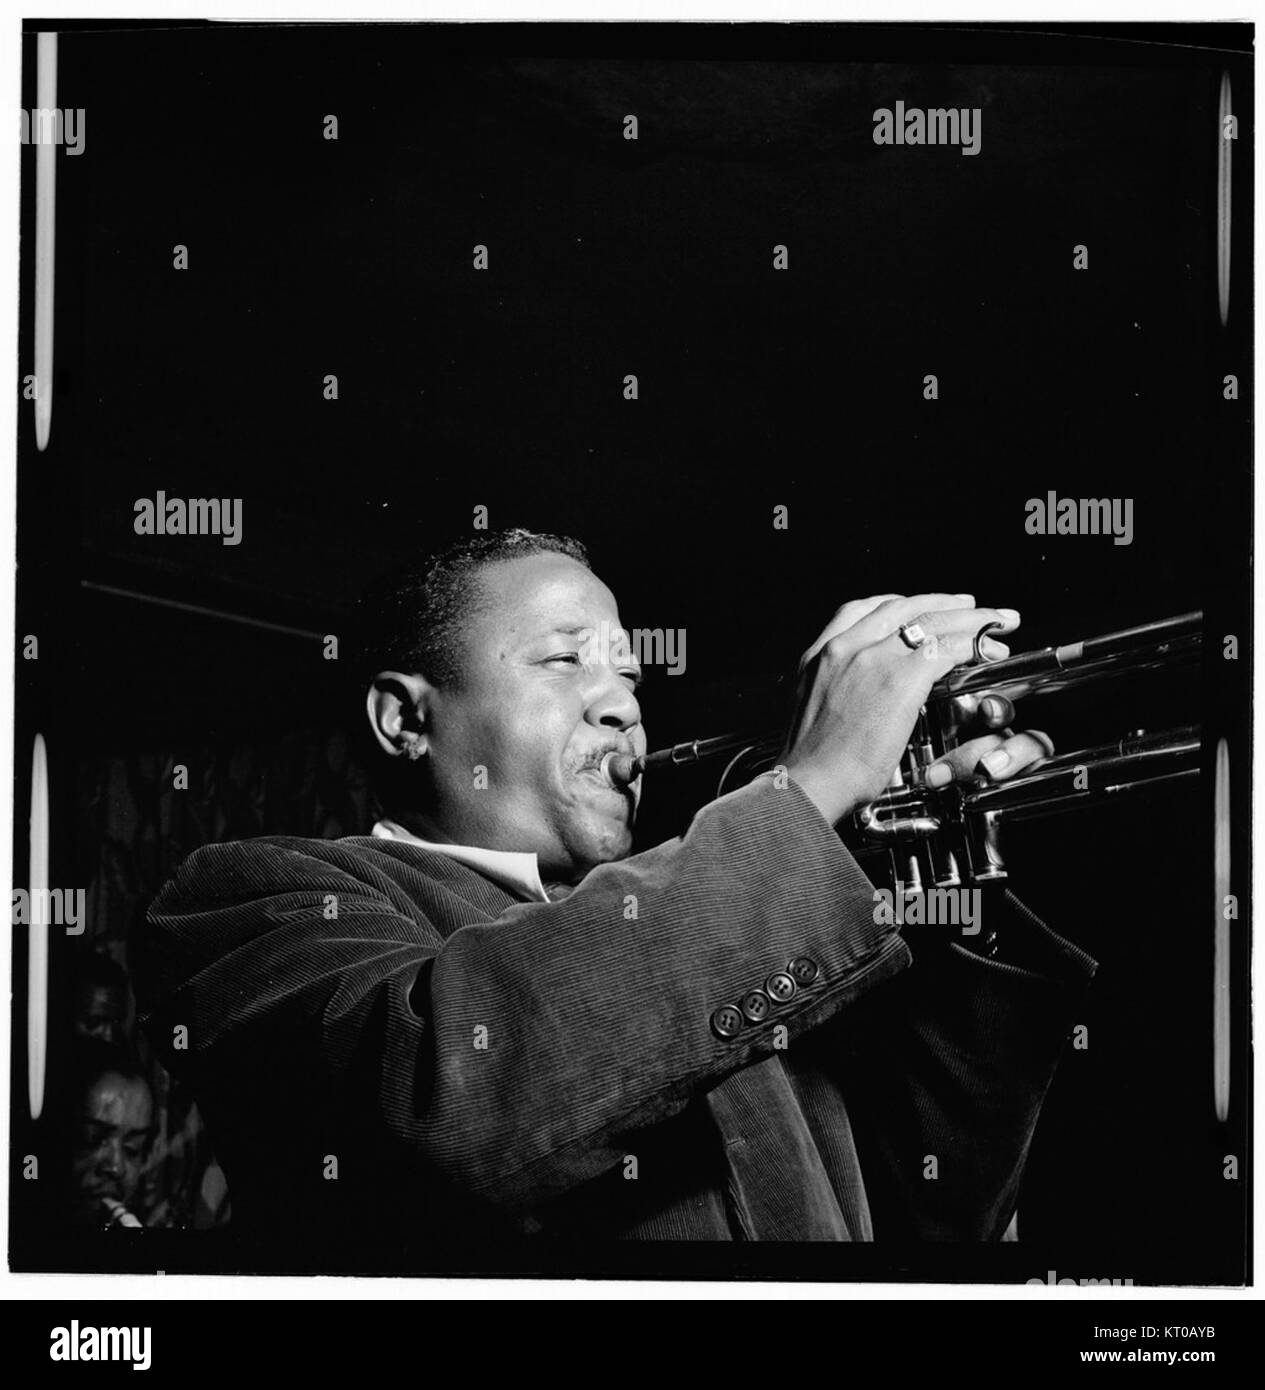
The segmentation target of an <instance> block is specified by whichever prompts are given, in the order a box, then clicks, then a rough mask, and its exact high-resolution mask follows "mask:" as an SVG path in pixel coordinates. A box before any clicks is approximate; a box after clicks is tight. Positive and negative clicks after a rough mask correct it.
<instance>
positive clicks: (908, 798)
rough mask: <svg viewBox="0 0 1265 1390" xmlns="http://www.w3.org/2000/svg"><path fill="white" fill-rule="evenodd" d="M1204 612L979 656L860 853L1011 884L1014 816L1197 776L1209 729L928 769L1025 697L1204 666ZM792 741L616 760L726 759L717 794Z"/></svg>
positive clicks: (625, 763) (922, 734) (917, 749)
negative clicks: (982, 767)
mask: <svg viewBox="0 0 1265 1390" xmlns="http://www.w3.org/2000/svg"><path fill="white" fill-rule="evenodd" d="M1202 626H1203V614H1202V613H1200V612H1194V613H1183V614H1180V615H1179V616H1177V617H1173V618H1165V619H1161V620H1159V621H1156V622H1150V623H1144V624H1142V625H1140V626H1138V627H1131V628H1126V629H1123V630H1121V631H1119V632H1110V633H1106V634H1105V635H1103V636H1100V637H1091V638H1088V639H1085V640H1083V641H1079V642H1071V643H1067V644H1065V645H1063V646H1058V647H1045V648H1043V649H1041V650H1039V651H1032V652H1022V653H1019V654H1018V655H1015V656H1010V657H1006V658H1004V659H1003V660H1000V661H991V662H990V661H987V660H985V659H984V658H983V657H982V656H981V653H980V641H981V639H982V638H983V636H984V635H985V633H986V632H987V631H988V629H987V628H984V629H982V630H981V631H980V633H978V634H977V636H976V639H975V647H974V651H975V659H974V661H973V662H971V663H968V664H966V665H963V666H958V667H955V668H954V669H953V670H952V671H950V672H949V673H948V675H946V676H944V677H943V678H942V679H941V680H939V681H937V682H936V684H935V685H934V686H933V687H932V690H931V694H930V696H929V697H928V700H927V703H926V704H925V705H924V706H923V707H922V710H921V712H920V713H919V715H918V719H917V721H916V723H915V726H914V729H913V732H912V734H911V736H910V739H909V743H908V745H907V747H906V750H905V753H904V755H903V756H902V758H901V761H900V764H899V765H898V766H897V768H896V769H895V771H894V773H893V775H892V779H891V781H890V783H889V784H888V787H887V789H886V790H885V791H884V793H883V794H882V795H881V796H880V797H879V798H878V799H877V800H875V801H872V802H870V803H869V804H868V805H865V806H862V807H860V808H859V809H858V810H856V811H854V812H853V813H852V814H851V816H850V817H849V818H848V819H847V821H845V823H844V824H843V825H841V826H840V827H839V830H840V833H841V834H842V835H843V838H844V840H845V841H847V842H848V843H849V845H850V847H851V848H853V850H854V851H855V852H857V853H858V854H874V853H887V854H888V855H890V865H889V867H890V870H891V877H892V880H893V883H894V885H895V886H896V887H897V888H898V889H899V890H900V891H902V892H903V893H905V894H906V895H910V894H916V893H920V892H922V891H924V885H926V884H930V885H932V886H934V887H935V888H955V887H959V886H961V885H962V884H963V883H964V882H966V883H970V884H984V883H994V882H997V881H999V880H1003V879H1005V878H1006V877H1007V872H1006V867H1005V863H1004V861H1003V859H1002V854H1001V846H1000V830H1001V824H1002V822H1003V820H1007V819H1016V820H1017V819H1025V818H1031V817H1035V816H1045V815H1051V814H1054V813H1057V812H1062V811H1070V810H1075V809H1079V808H1083V807H1087V806H1093V805H1098V804H1101V803H1102V802H1104V801H1107V800H1110V799H1113V798H1115V797H1118V796H1120V795H1122V794H1124V793H1127V792H1132V791H1137V790H1139V789H1142V788H1146V787H1153V786H1156V785H1158V784H1162V783H1168V782H1172V781H1174V780H1177V779H1181V778H1188V777H1196V776H1198V775H1199V770H1200V749H1201V737H1200V729H1199V726H1198V725H1184V726H1181V727H1178V728H1170V729H1164V730H1162V731H1159V732H1150V733H1148V732H1146V731H1144V730H1140V729H1139V730H1133V731H1131V732H1129V733H1127V734H1125V735H1124V736H1123V737H1120V738H1117V739H1115V740H1114V741H1111V742H1107V743H1100V744H1097V745H1094V746H1092V747H1088V748H1082V749H1080V750H1078V751H1077V752H1073V753H1065V754H1062V755H1060V756H1057V757H1049V758H1044V759H1042V760H1040V761H1039V762H1037V763H1035V764H1033V765H1032V766H1031V767H1030V768H1029V769H1027V770H1026V771H1025V772H1024V773H1023V774H1022V775H1020V776H1018V777H1014V778H1011V779H1010V780H1009V781H1005V782H993V781H991V780H990V779H989V778H988V777H987V776H986V775H983V774H980V775H977V776H976V777H975V778H974V780H973V781H972V782H970V783H950V784H949V785H948V786H946V787H942V788H933V787H930V786H928V785H927V782H926V779H925V774H926V769H927V767H928V766H929V765H930V764H931V763H932V762H934V761H935V760H936V759H937V758H940V757H942V756H943V755H944V754H945V753H947V752H949V751H950V750H951V749H953V748H954V747H956V746H957V745H958V743H960V742H962V741H964V739H965V738H966V737H969V736H971V735H973V734H974V733H975V732H976V731H977V730H978V729H979V728H980V727H983V728H985V729H987V728H994V729H995V728H1001V727H1003V726H1004V725H1006V724H1009V723H1010V721H1011V719H1012V718H1013V717H1014V712H1015V702H1016V701H1018V700H1020V699H1027V698H1029V697H1039V698H1044V697H1045V696H1048V695H1051V694H1053V693H1055V692H1058V691H1061V690H1067V689H1071V688H1081V687H1084V686H1089V685H1093V684H1096V683H1098V682H1101V681H1107V680H1111V679H1114V678H1116V677H1119V676H1125V675H1133V674H1136V673H1139V672H1149V671H1161V670H1163V671H1168V670H1173V669H1177V668H1180V667H1183V666H1192V665H1194V664H1196V663H1197V662H1198V661H1199V658H1200V652H1201V637H1202ZM784 739H785V735H784V734H782V733H779V734H776V735H770V736H765V735H757V736H754V737H753V736H751V735H744V734H723V735H720V736H718V737H712V738H699V739H693V740H691V741H687V742H685V743H677V744H674V745H673V746H672V747H670V748H662V749H659V750H657V751H655V752H652V753H648V754H646V755H645V756H644V757H641V758H632V757H627V756H622V755H621V756H619V757H616V758H614V759H613V762H612V765H611V767H610V775H611V777H612V779H613V780H615V781H617V782H619V783H624V784H626V783H628V782H631V781H634V780H635V779H636V778H637V777H638V776H640V775H641V774H642V773H643V772H644V773H647V774H649V775H651V776H658V775H660V774H662V773H665V772H669V771H673V770H679V769H682V768H686V767H690V766H693V765H695V764H698V763H703V762H710V761H713V760H719V759H721V758H724V757H727V758H728V763H727V765H726V766H725V768H724V771H723V773H722V774H721V777H720V781H719V784H718V786H717V793H716V794H717V795H718V796H719V795H722V794H723V793H724V792H725V791H727V790H731V789H732V788H733V787H735V786H737V785H739V783H740V782H741V781H746V780H750V778H751V777H754V776H756V775H757V774H758V773H760V772H763V771H766V770H768V769H769V768H771V767H774V766H775V765H776V763H777V759H778V755H779V753H780V752H781V751H782V749H783V747H784Z"/></svg>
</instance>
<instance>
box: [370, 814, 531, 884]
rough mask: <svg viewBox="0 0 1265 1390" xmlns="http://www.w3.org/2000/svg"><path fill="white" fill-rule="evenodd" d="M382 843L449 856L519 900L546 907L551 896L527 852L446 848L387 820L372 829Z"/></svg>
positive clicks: (458, 847) (472, 846) (474, 847)
mask: <svg viewBox="0 0 1265 1390" xmlns="http://www.w3.org/2000/svg"><path fill="white" fill-rule="evenodd" d="M373 833H374V834H375V835H376V836H377V837H378V839H379V840H403V841H405V842H406V843H408V844H410V845H420V846H421V847H422V849H428V850H431V851H433V852H434V853H435V854H446V855H447V856H448V857H449V858H450V859H456V860H457V861H458V862H459V863H461V864H465V865H466V866H467V867H468V868H471V869H474V870H476V871H477V872H478V873H481V874H483V875H484V877H486V878H490V879H492V880H493V881H494V882H496V883H499V884H500V885H501V887H502V888H508V889H509V890H510V892H511V893H516V894H517V895H518V896H519V897H520V898H530V899H533V900H535V901H536V902H542V903H547V902H548V901H549V895H548V894H547V893H546V892H545V885H544V884H543V883H541V881H540V865H539V863H538V861H537V859H536V855H535V854H534V853H532V852H531V851H528V850H509V849H480V848H479V847H478V846H477V845H446V844H439V843H437V842H435V841H433V840H421V839H418V837H417V836H416V835H414V834H413V833H412V832H411V831H409V830H405V828H404V827H403V826H402V825H400V824H398V822H396V821H393V820H388V819H387V818H386V817H385V816H383V818H382V819H381V820H380V821H379V822H378V823H377V824H376V825H375V826H374V827H373Z"/></svg>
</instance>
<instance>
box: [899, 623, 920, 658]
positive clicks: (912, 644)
mask: <svg viewBox="0 0 1265 1390" xmlns="http://www.w3.org/2000/svg"><path fill="white" fill-rule="evenodd" d="M896 635H897V637H899V638H900V640H901V641H902V642H903V643H904V644H905V645H906V646H907V647H908V648H909V650H910V651H911V652H916V651H917V650H918V648H919V647H921V646H922V645H923V643H924V642H925V641H926V640H927V634H926V632H925V631H924V629H923V626H922V624H921V623H901V625H900V626H899V627H898V628H897V629H896Z"/></svg>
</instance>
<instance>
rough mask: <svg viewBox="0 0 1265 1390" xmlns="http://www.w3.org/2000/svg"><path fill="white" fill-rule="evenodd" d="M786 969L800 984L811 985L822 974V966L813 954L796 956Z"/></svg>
mask: <svg viewBox="0 0 1265 1390" xmlns="http://www.w3.org/2000/svg"><path fill="white" fill-rule="evenodd" d="M786 969H787V973H788V974H789V975H790V976H791V978H792V979H793V980H794V981H795V983H796V984H799V985H811V984H812V982H813V981H814V980H815V979H816V978H817V976H818V975H820V974H821V967H820V966H819V965H818V964H817V962H816V961H815V960H813V959H812V957H811V956H796V957H795V959H794V960H793V961H791V963H790V965H788V966H787V967H786Z"/></svg>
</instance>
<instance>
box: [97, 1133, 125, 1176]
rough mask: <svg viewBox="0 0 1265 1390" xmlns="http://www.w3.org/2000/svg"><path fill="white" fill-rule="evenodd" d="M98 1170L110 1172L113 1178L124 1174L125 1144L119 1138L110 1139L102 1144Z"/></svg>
mask: <svg viewBox="0 0 1265 1390" xmlns="http://www.w3.org/2000/svg"><path fill="white" fill-rule="evenodd" d="M97 1170H98V1172H101V1173H108V1174H109V1175H110V1177H112V1178H121V1177H122V1176H123V1145H122V1144H121V1143H120V1142H119V1141H118V1140H110V1141H108V1142H107V1143H105V1144H103V1145H102V1146H101V1152H100V1154H99V1156H98V1158H97Z"/></svg>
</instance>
